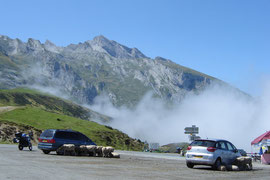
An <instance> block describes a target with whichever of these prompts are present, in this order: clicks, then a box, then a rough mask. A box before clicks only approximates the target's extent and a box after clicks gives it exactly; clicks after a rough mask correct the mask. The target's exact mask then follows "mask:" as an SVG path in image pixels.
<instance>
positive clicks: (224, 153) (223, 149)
mask: <svg viewBox="0 0 270 180" xmlns="http://www.w3.org/2000/svg"><path fill="white" fill-rule="evenodd" d="M218 147H219V149H220V157H221V161H222V163H225V164H228V162H229V161H228V148H227V145H226V142H225V141H219V142H218Z"/></svg>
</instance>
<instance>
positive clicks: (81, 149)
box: [76, 145, 88, 156]
mask: <svg viewBox="0 0 270 180" xmlns="http://www.w3.org/2000/svg"><path fill="white" fill-rule="evenodd" d="M76 154H77V155H79V156H80V155H87V154H88V150H87V148H86V145H80V146H78V147H76Z"/></svg>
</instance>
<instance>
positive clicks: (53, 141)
mask: <svg viewBox="0 0 270 180" xmlns="http://www.w3.org/2000/svg"><path fill="white" fill-rule="evenodd" d="M38 142H43V143H55V139H41V138H38Z"/></svg>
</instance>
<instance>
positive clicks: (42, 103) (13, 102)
mask: <svg viewBox="0 0 270 180" xmlns="http://www.w3.org/2000/svg"><path fill="white" fill-rule="evenodd" d="M7 105H8V106H34V107H39V108H42V109H44V110H46V111H50V112H55V113H62V114H65V115H69V116H73V117H77V118H81V119H85V120H90V119H89V118H90V117H96V118H98V119H99V120H102V121H104V122H105V121H109V120H110V118H109V117H107V116H104V115H102V114H99V113H97V112H94V111H91V110H90V109H86V108H83V107H82V106H79V105H77V104H74V103H72V102H71V101H67V100H63V99H60V98H58V97H55V96H51V95H48V94H44V93H40V92H38V91H36V90H30V89H22V88H18V89H12V90H0V106H7Z"/></svg>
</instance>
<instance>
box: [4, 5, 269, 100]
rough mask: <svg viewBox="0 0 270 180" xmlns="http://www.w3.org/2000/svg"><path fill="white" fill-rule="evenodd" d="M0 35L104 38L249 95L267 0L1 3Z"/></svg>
mask: <svg viewBox="0 0 270 180" xmlns="http://www.w3.org/2000/svg"><path fill="white" fill-rule="evenodd" d="M1 7H2V8H1V11H0V20H1V29H0V34H2V35H7V36H10V37H11V38H19V39H22V40H23V41H27V39H28V38H30V37H32V38H34V39H38V40H40V41H41V42H45V41H46V39H49V40H50V41H52V42H53V43H55V44H56V45H58V46H66V45H68V44H70V43H78V42H84V41H86V40H90V39H93V38H94V37H95V36H98V35H101V34H102V35H104V36H105V37H107V38H108V39H111V40H115V41H117V42H119V43H121V44H123V45H126V46H128V47H131V48H133V47H136V48H138V49H139V50H140V51H141V52H142V53H144V54H145V55H146V56H148V57H152V58H154V57H156V56H161V57H165V58H167V59H171V60H172V61H174V62H176V63H178V64H181V65H184V66H187V67H190V68H193V69H195V70H198V71H201V72H203V73H206V74H208V75H211V76H214V77H217V78H219V79H221V80H224V81H226V82H228V83H230V84H232V85H233V86H236V87H238V88H240V89H241V90H243V91H246V92H248V93H250V94H252V95H255V96H256V95H259V94H260V90H259V89H260V88H258V87H259V86H260V85H261V83H262V82H263V81H265V79H268V76H269V74H270V51H269V50H270V33H269V32H270V23H269V19H270V11H269V8H270V1H268V0H260V1H251V0H237V1H235V0H219V1H212V0H204V1H201V0H185V1H181V0H170V1H165V0H149V1H143V0H137V1H127V0H113V1H106V0H90V1H86V0H76V1H75V0H74V1H64V0H59V1H53V0H47V1H34V0H28V1H20V0H10V1H4V0H3V1H1Z"/></svg>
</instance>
